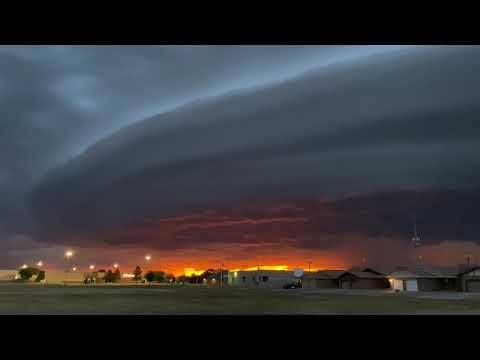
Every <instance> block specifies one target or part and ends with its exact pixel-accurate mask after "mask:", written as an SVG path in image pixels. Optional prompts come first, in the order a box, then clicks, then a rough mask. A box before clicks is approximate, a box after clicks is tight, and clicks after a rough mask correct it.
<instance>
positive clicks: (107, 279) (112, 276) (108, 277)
mask: <svg viewBox="0 0 480 360" xmlns="http://www.w3.org/2000/svg"><path fill="white" fill-rule="evenodd" d="M114 280H115V274H114V273H113V272H112V270H108V271H107V273H106V274H105V282H106V283H109V282H113V281H114Z"/></svg>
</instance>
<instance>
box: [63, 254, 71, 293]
mask: <svg viewBox="0 0 480 360" xmlns="http://www.w3.org/2000/svg"><path fill="white" fill-rule="evenodd" d="M72 257H73V251H72V250H67V251H66V252H65V258H66V259H67V262H68V267H67V268H66V269H65V283H64V285H67V273H68V269H70V268H71V267H72Z"/></svg>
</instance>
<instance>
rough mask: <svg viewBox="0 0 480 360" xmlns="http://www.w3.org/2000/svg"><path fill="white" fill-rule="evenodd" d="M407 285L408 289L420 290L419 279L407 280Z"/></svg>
mask: <svg viewBox="0 0 480 360" xmlns="http://www.w3.org/2000/svg"><path fill="white" fill-rule="evenodd" d="M406 287H407V291H418V283H417V280H407V282H406Z"/></svg>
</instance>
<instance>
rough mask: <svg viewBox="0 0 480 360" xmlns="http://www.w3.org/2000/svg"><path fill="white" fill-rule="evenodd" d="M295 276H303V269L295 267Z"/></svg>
mask: <svg viewBox="0 0 480 360" xmlns="http://www.w3.org/2000/svg"><path fill="white" fill-rule="evenodd" d="M293 276H295V277H302V276H303V269H293Z"/></svg>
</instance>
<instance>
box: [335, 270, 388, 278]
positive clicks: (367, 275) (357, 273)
mask: <svg viewBox="0 0 480 360" xmlns="http://www.w3.org/2000/svg"><path fill="white" fill-rule="evenodd" d="M349 275H350V276H354V277H356V278H359V279H384V278H385V276H384V275H378V274H374V273H372V272H370V271H345V272H344V273H343V274H341V276H340V277H344V276H349Z"/></svg>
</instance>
